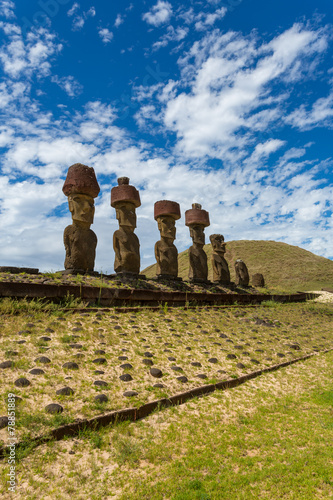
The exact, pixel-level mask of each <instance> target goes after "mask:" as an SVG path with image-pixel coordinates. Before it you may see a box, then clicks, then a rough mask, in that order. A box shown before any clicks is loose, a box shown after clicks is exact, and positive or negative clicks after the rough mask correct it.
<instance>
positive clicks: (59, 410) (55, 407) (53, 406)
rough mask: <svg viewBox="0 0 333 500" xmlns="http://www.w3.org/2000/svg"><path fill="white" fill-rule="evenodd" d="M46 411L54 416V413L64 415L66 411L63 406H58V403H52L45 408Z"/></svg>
mask: <svg viewBox="0 0 333 500" xmlns="http://www.w3.org/2000/svg"><path fill="white" fill-rule="evenodd" d="M45 411H46V412H47V413H51V414H53V413H62V412H63V411H64V409H63V407H62V406H61V405H58V404H57V403H51V404H49V405H47V406H45Z"/></svg>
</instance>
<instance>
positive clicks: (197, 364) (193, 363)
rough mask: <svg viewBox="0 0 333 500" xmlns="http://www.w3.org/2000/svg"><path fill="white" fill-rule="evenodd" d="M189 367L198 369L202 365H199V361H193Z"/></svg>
mask: <svg viewBox="0 0 333 500" xmlns="http://www.w3.org/2000/svg"><path fill="white" fill-rule="evenodd" d="M191 365H192V366H198V367H200V366H202V365H201V363H199V361H193V362H192V363H191Z"/></svg>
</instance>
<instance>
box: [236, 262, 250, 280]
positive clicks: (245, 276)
mask: <svg viewBox="0 0 333 500" xmlns="http://www.w3.org/2000/svg"><path fill="white" fill-rule="evenodd" d="M235 272H236V285H237V286H249V281H250V277H249V272H248V270H247V267H246V264H245V262H243V261H242V259H237V260H236V262H235Z"/></svg>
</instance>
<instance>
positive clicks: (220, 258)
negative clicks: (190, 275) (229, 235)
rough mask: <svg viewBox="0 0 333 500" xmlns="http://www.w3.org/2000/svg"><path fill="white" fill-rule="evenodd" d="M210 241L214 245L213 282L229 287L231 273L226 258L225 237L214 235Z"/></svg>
mask: <svg viewBox="0 0 333 500" xmlns="http://www.w3.org/2000/svg"><path fill="white" fill-rule="evenodd" d="M209 239H210V242H211V244H212V267H213V280H214V281H215V282H218V283H221V284H224V285H229V284H230V271H229V266H228V263H227V261H226V260H225V258H224V254H225V252H226V243H225V242H224V236H222V234H212V235H210V237H209Z"/></svg>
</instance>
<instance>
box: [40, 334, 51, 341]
mask: <svg viewBox="0 0 333 500" xmlns="http://www.w3.org/2000/svg"><path fill="white" fill-rule="evenodd" d="M39 340H42V341H43V342H50V340H51V337H47V336H46V335H43V337H39Z"/></svg>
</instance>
